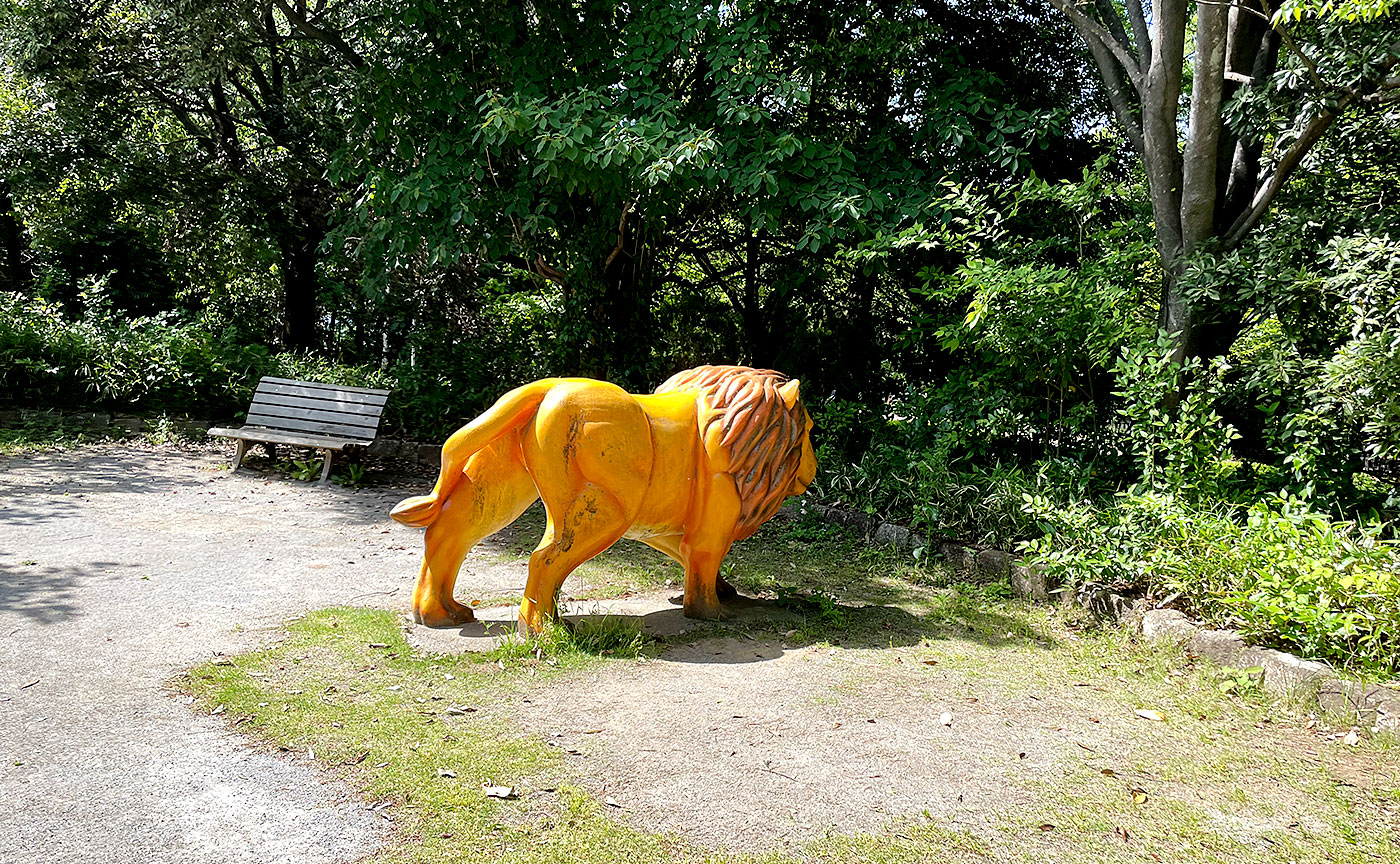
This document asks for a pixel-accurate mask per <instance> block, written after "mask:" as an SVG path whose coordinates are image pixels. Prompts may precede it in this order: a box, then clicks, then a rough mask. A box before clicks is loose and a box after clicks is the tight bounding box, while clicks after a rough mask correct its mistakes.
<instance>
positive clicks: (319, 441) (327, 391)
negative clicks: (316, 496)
mask: <svg viewBox="0 0 1400 864" xmlns="http://www.w3.org/2000/svg"><path fill="white" fill-rule="evenodd" d="M388 400H389V391H388V390H373V389H370V388H368V387H341V386H338V385H336V384H319V383H317V382H315V381H293V380H291V379H290V378H264V379H262V380H261V381H259V382H258V389H257V391H256V392H254V393H253V404H252V405H251V406H249V408H248V418H247V420H246V421H244V424H243V426H242V427H240V428H238V429H210V430H209V434H210V435H218V436H220V437H223V438H235V439H237V441H238V451H237V453H236V454H235V455H234V459H233V470H234V471H237V470H238V467H239V466H240V465H242V464H243V456H244V455H245V454H246V453H247V452H248V444H249V442H252V441H256V442H259V443H261V444H265V445H267V450H268V453H269V455H275V453H276V445H278V444H287V445H290V446H293V447H310V448H313V449H316V450H321V451H323V452H324V453H325V454H326V463H325V465H324V467H322V468H321V481H320V482H322V483H325V482H326V479H327V478H328V477H330V476H331V459H332V457H333V456H334V455H335V453H336V452H338V451H340V450H341V449H342V448H344V447H346V446H347V445H351V444H369V443H370V442H371V441H373V440H374V436H375V434H376V433H377V432H378V430H379V418H380V415H382V414H383V413H384V403H385V402H387V401H388Z"/></svg>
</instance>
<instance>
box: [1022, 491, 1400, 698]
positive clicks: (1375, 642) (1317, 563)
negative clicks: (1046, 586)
mask: <svg viewBox="0 0 1400 864" xmlns="http://www.w3.org/2000/svg"><path fill="white" fill-rule="evenodd" d="M1025 507H1026V511H1027V513H1029V514H1031V515H1032V516H1033V517H1034V518H1035V519H1036V520H1037V522H1038V523H1039V525H1040V527H1041V529H1042V530H1043V532H1044V534H1043V536H1042V537H1041V538H1039V539H1037V540H1033V541H1028V542H1026V543H1023V544H1021V551H1022V552H1023V553H1025V554H1026V555H1027V556H1028V558H1029V559H1030V561H1031V562H1032V563H1035V564H1038V565H1040V566H1042V567H1044V568H1045V569H1046V571H1047V572H1048V574H1049V575H1050V576H1051V577H1054V578H1059V579H1060V580H1061V581H1062V582H1064V583H1066V584H1068V585H1072V586H1079V585H1085V584H1088V585H1093V586H1097V587H1108V588H1113V589H1116V590H1133V591H1144V592H1148V593H1149V594H1150V595H1151V596H1154V597H1168V596H1173V597H1175V598H1176V603H1177V605H1180V606H1182V607H1184V608H1186V609H1187V610H1188V611H1191V612H1192V613H1194V614H1196V615H1198V616H1199V617H1201V618H1203V619H1205V620H1206V621H1208V622H1211V623H1214V624H1218V625H1219V624H1228V625H1232V626H1234V627H1236V628H1238V629H1239V630H1240V631H1241V632H1242V633H1244V634H1245V635H1246V636H1249V637H1251V638H1253V639H1255V640H1257V641H1263V642H1274V643H1278V644H1282V645H1285V646H1288V647H1291V648H1295V649H1298V650H1300V651H1302V652H1303V653H1304V654H1306V655H1308V656H1312V657H1317V658H1321V659H1324V660H1328V661H1330V662H1332V663H1334V664H1336V665H1338V666H1343V667H1349V668H1353V669H1356V670H1362V671H1371V672H1381V673H1385V674H1389V675H1393V674H1395V673H1396V672H1397V671H1400V644H1398V643H1396V641H1395V639H1394V634H1395V633H1397V632H1400V560H1397V555H1396V552H1397V546H1396V543H1395V542H1394V541H1389V540H1385V539H1383V538H1382V529H1383V526H1381V525H1366V524H1361V523H1357V522H1346V521H1336V520H1334V519H1333V518H1331V517H1330V516H1328V515H1326V514H1324V513H1320V512H1317V511H1315V510H1313V509H1311V508H1309V507H1308V505H1307V504H1306V503H1304V502H1302V501H1300V500H1298V499H1296V498H1291V497H1282V498H1274V499H1272V500H1268V501H1264V502H1260V503H1256V504H1254V505H1252V506H1249V507H1248V508H1244V509H1241V508H1238V507H1236V506H1233V505H1228V504H1224V503H1217V504H1214V505H1212V506H1209V507H1204V506H1199V505H1196V506H1193V505H1187V504H1185V503H1183V501H1182V500H1180V499H1178V498H1177V497H1175V496H1173V495H1169V494H1160V493H1152V492H1149V493H1145V494H1128V495H1124V496H1121V497H1120V498H1118V499H1117V500H1116V501H1115V502H1114V503H1113V504H1112V505H1111V506H1108V507H1106V508H1103V509H1096V508H1094V507H1092V506H1091V505H1089V504H1087V503H1082V504H1079V505H1077V506H1073V507H1064V506H1062V505H1057V504H1052V503H1051V502H1050V501H1048V500H1046V499H1044V498H1037V497H1035V496H1029V495H1028V496H1027V498H1026V501H1025Z"/></svg>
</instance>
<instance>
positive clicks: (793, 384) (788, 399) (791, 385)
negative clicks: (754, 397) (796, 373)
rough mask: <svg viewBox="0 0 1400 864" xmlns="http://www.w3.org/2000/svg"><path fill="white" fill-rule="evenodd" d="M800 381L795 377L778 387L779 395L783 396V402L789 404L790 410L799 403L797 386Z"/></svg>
mask: <svg viewBox="0 0 1400 864" xmlns="http://www.w3.org/2000/svg"><path fill="white" fill-rule="evenodd" d="M800 383H801V382H799V381H798V380H797V379H796V378H794V379H792V380H791V381H789V382H787V383H786V384H784V385H783V386H781V387H779V388H778V395H779V396H782V397H783V404H785V405H787V407H788V410H792V408H793V406H794V405H796V404H797V388H798V386H799V384H800Z"/></svg>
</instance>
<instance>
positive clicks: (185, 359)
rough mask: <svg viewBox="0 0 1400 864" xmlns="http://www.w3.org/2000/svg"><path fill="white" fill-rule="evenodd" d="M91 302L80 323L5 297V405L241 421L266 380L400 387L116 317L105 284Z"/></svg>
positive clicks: (184, 326) (171, 326)
mask: <svg viewBox="0 0 1400 864" xmlns="http://www.w3.org/2000/svg"><path fill="white" fill-rule="evenodd" d="M84 296H85V298H86V299H87V301H88V302H87V303H86V304H85V305H86V310H85V312H84V314H83V316H82V317H81V318H77V319H71V318H68V317H66V316H65V315H64V310H63V309H62V307H60V306H58V305H57V304H54V303H49V302H46V301H44V300H41V299H37V298H27V297H23V296H21V295H19V294H9V293H0V404H10V405H19V406H36V407H45V408H68V407H91V406H94V405H96V406H101V407H104V408H108V409H119V410H124V411H145V412H164V413H171V414H202V415H205V416H232V415H233V414H235V413H236V412H238V411H241V410H243V409H246V408H247V406H248V402H249V401H250V400H251V399H252V394H253V389H254V388H255V387H256V386H257V382H258V379H259V378H261V377H262V376H264V375H276V376H281V377H286V378H302V379H309V380H315V381H327V382H330V383H334V384H347V385H353V386H366V387H386V388H391V387H392V386H393V378H392V376H391V375H388V374H386V373H384V372H381V371H379V370H376V369H373V368H369V367H363V366H347V365H344V364H337V363H333V362H330V361H328V360H324V359H318V358H312V357H305V356H300V355H295V354H272V353H270V352H269V351H268V350H267V349H266V348H264V347H263V346H261V345H247V344H243V343H242V342H240V341H239V340H238V339H236V338H234V337H233V336H232V335H230V334H215V333H210V332H208V331H206V330H204V329H202V328H201V327H199V326H198V325H195V324H189V323H185V322H182V321H180V320H178V319H177V318H176V317H175V316H173V315H169V314H163V315H156V316H151V317H145V318H130V319H128V318H125V317H122V316H121V315H119V314H112V313H111V312H110V310H108V309H107V308H106V307H105V306H104V304H103V303H102V302H101V284H100V282H97V281H93V282H89V284H88V285H87V286H86V289H85V295H84Z"/></svg>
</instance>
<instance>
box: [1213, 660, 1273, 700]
mask: <svg viewBox="0 0 1400 864" xmlns="http://www.w3.org/2000/svg"><path fill="white" fill-rule="evenodd" d="M1219 675H1220V685H1219V689H1220V692H1221V693H1233V694H1235V695H1236V696H1242V697H1249V696H1256V695H1258V694H1259V693H1260V692H1261V689H1262V688H1261V686H1260V685H1261V683H1262V682H1263V680H1264V667H1262V666H1250V667H1249V668H1248V669H1236V668H1235V667H1233V666H1226V667H1224V668H1223V669H1221V670H1220V673H1219Z"/></svg>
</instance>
